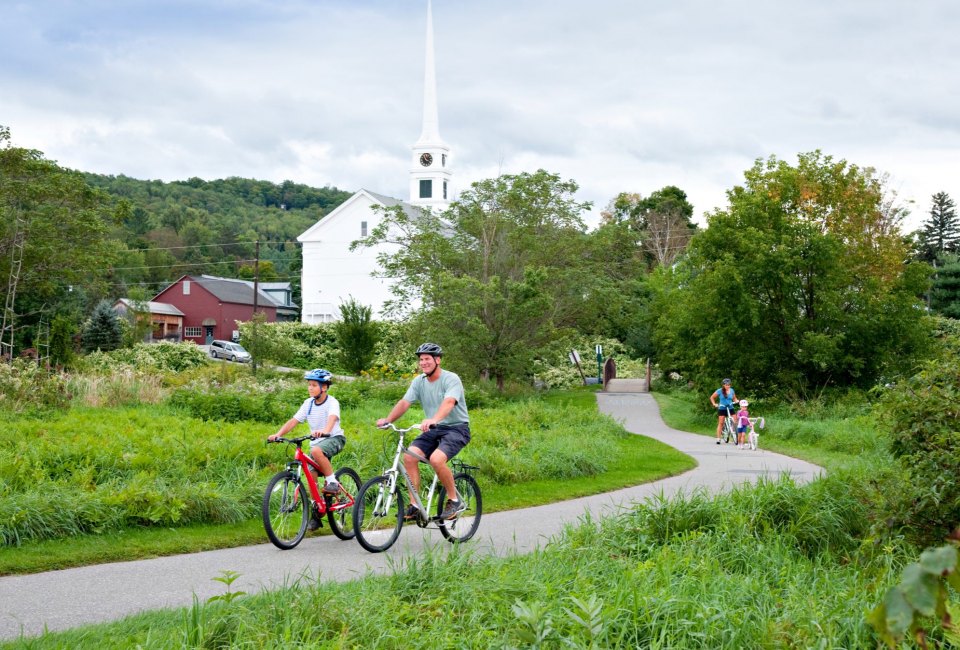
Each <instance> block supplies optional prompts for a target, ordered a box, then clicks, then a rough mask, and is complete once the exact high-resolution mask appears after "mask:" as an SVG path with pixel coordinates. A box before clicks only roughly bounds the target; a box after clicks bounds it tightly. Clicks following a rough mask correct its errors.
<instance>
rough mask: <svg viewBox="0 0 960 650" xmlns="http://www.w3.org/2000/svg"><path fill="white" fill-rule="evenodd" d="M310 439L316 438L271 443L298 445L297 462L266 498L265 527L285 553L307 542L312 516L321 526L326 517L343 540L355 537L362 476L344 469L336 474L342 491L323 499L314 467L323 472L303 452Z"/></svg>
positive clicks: (272, 484) (271, 484)
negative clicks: (308, 527)
mask: <svg viewBox="0 0 960 650" xmlns="http://www.w3.org/2000/svg"><path fill="white" fill-rule="evenodd" d="M310 439H312V436H309V435H307V436H302V437H300V438H277V439H276V440H273V441H268V444H270V442H286V443H289V444H292V445H296V451H295V452H294V456H293V460H291V461H290V462H288V463H287V468H286V469H284V470H282V471H280V472H277V473H276V474H275V475H274V476H273V478H271V479H270V481H269V482H268V483H267V490H266V492H265V493H264V495H263V508H262V514H263V527H264V529H265V530H266V531H267V537H269V538H270V541H271V542H273V544H274V546H276V547H277V548H281V549H284V550H289V549H291V548H293V547H295V546H296V545H297V544H299V543H300V542H301V541H302V540H303V538H304V536H305V535H306V533H307V524H308V523H309V522H310V516H311V514H312V513H316V515H317V519H318V520H319V521H321V522H322V521H323V517H324V515H326V517H327V521H328V522H330V529H331V530H332V531H333V534H334V535H336V536H337V537H339V538H340V539H353V536H354V530H353V516H352V511H353V507H354V504H355V503H356V500H355V496H354V495H356V494H357V492H358V490H359V488H360V476H359V475H358V474H357V473H356V472H355V471H353V470H352V469H350V468H349V467H341V468H340V469H338V470H337V471H336V473H335V474H336V477H337V481H338V482H339V483H340V491H339V492H337V493H336V494H322V495H321V493H320V488H319V487H318V486H317V479H316V477H314V475H313V472H311V471H310V470H309V468H310V467H313V468H314V469H315V470H319V467H318V466H317V463H316V462H315V461H314V460H313V459H312V458H311V457H310V456H309V455H307V454H305V453H304V452H303V449H301V444H303V442H304V441H305V440H310ZM304 477H306V479H307V484H306V486H305V485H304V484H303V479H304Z"/></svg>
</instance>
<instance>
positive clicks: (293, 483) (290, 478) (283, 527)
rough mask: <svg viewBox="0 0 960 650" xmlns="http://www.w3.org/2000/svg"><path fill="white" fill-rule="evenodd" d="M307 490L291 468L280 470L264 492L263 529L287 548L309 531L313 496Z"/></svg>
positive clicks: (277, 544) (278, 546) (283, 547)
mask: <svg viewBox="0 0 960 650" xmlns="http://www.w3.org/2000/svg"><path fill="white" fill-rule="evenodd" d="M307 494H308V493H307V489H306V488H305V487H304V485H303V483H302V482H301V481H300V479H299V478H297V475H296V474H294V473H293V472H291V471H288V470H284V471H282V472H278V473H277V474H275V475H274V476H273V478H271V479H270V481H269V482H268V483H267V489H266V491H265V492H264V493H263V507H262V509H261V514H262V515H263V528H264V530H266V531H267V537H269V538H270V541H271V542H273V545H274V546H276V547H277V548H279V549H283V550H285V551H287V550H290V549H291V548H293V547H295V546H296V545H297V544H299V543H300V542H301V541H302V540H303V537H304V535H306V533H307V522H308V521H309V520H310V499H309V498H308V497H307Z"/></svg>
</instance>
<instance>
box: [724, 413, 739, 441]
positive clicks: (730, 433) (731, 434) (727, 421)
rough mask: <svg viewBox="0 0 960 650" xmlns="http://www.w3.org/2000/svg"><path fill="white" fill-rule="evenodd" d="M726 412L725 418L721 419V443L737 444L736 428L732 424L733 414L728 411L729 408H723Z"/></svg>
mask: <svg viewBox="0 0 960 650" xmlns="http://www.w3.org/2000/svg"><path fill="white" fill-rule="evenodd" d="M725 408H726V410H727V417H725V418H724V419H723V442H724V443H728V442H733V443H736V442H737V427H736V425H735V424H734V423H733V413H731V411H730V407H729V406H727V407H725Z"/></svg>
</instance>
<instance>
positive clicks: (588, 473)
mask: <svg viewBox="0 0 960 650" xmlns="http://www.w3.org/2000/svg"><path fill="white" fill-rule="evenodd" d="M111 376H113V377H117V376H119V375H116V374H114V375H111ZM269 381H270V382H272V383H275V384H276V385H277V386H279V387H280V389H279V390H278V391H275V392H273V393H271V392H269V391H266V392H263V393H262V394H263V395H268V396H270V395H272V397H270V398H269V399H270V400H271V403H272V404H273V409H274V410H273V411H272V418H271V420H272V422H252V421H237V422H225V421H222V420H219V419H214V418H215V416H216V414H217V413H216V412H215V411H214V412H210V413H209V418H207V419H200V418H197V417H190V416H189V415H186V414H185V413H184V411H183V410H178V409H176V408H173V407H170V406H167V405H162V404H161V405H149V404H141V405H138V406H120V407H110V408H106V407H102V408H74V409H72V410H70V411H67V412H65V413H62V414H59V415H57V416H55V417H50V418H48V419H45V420H38V419H36V418H17V417H9V418H7V422H6V424H5V426H4V427H3V428H2V429H0V544H2V545H6V546H19V545H23V544H27V543H31V542H36V541H41V540H51V539H58V538H65V537H70V536H75V535H82V534H91V533H92V534H98V533H104V532H112V531H118V530H121V529H124V528H129V527H176V526H184V525H191V524H201V523H232V522H239V521H243V520H248V519H253V518H256V517H258V514H259V504H260V499H261V497H262V494H263V486H264V484H265V483H266V480H267V478H268V477H269V475H271V474H272V473H274V472H276V471H278V470H279V469H280V468H281V467H282V466H283V465H284V464H285V463H286V462H287V460H288V458H289V457H290V455H291V454H292V450H291V449H290V448H289V447H286V446H284V447H281V446H279V445H276V446H274V445H271V446H267V445H265V439H266V437H267V436H268V435H269V434H271V433H274V432H275V431H276V430H277V429H278V428H279V427H280V425H281V424H282V423H283V422H285V421H286V420H287V419H288V418H289V417H290V416H291V415H292V414H293V413H294V412H295V411H296V409H297V408H298V407H299V404H300V401H301V399H303V397H305V391H304V390H303V385H302V384H303V382H302V381H300V382H298V385H299V387H300V389H299V391H295V392H293V391H292V389H290V388H289V387H288V386H287V384H286V383H285V382H283V381H277V380H275V379H271V380H269ZM92 383H93V382H91V385H92ZM128 386H129V387H131V390H132V386H133V384H129V385H128ZM338 388H339V389H343V388H345V387H343V386H340V387H337V386H335V387H334V393H336V392H337V390H338ZM121 392H122V391H121ZM101 394H102V393H101ZM125 394H126V395H129V394H130V393H125ZM231 394H235V393H233V392H228V393H227V394H226V395H227V397H229V395H231ZM281 397H283V398H284V399H281ZM591 397H592V396H591ZM204 404H210V405H212V406H217V405H218V404H219V408H220V410H221V412H224V413H232V412H233V411H232V410H231V409H232V408H233V406H235V403H234V402H233V401H231V400H230V399H227V398H226V397H225V398H223V399H221V400H219V402H216V401H212V400H211V401H209V402H206V401H205V402H204ZM391 406H392V404H391V403H390V402H386V401H377V400H375V399H370V400H368V401H366V402H365V403H363V404H362V405H358V406H355V407H354V408H351V409H349V410H347V409H344V411H343V426H344V428H345V430H346V433H347V439H348V442H347V446H346V447H345V449H344V451H343V452H341V454H340V455H338V456H337V458H336V459H335V460H334V465H336V466H350V467H353V468H354V469H355V470H357V471H358V472H359V473H360V476H361V477H364V478H366V477H369V476H372V475H374V474H376V473H379V472H381V471H382V470H383V469H384V467H385V466H386V465H387V464H388V463H389V458H390V457H391V455H392V452H393V447H394V445H395V438H394V437H393V434H390V433H388V432H384V431H380V430H377V429H376V428H375V427H374V426H373V423H374V422H375V420H376V418H378V417H382V416H383V415H385V414H386V413H388V412H389V409H390V407H391ZM418 411H419V409H411V412H410V413H409V414H408V415H407V416H406V419H405V422H407V423H412V422H416V421H418V420H419V419H420V418H422V412H418ZM204 412H206V411H204ZM261 415H262V414H261ZM471 417H472V429H473V432H474V434H473V440H472V441H471V443H470V445H469V446H468V447H467V448H466V449H465V450H464V451H463V453H462V454H461V456H462V460H464V461H465V462H468V463H471V464H474V465H478V466H479V467H480V468H481V469H480V475H481V477H482V480H483V482H487V483H488V484H490V483H492V484H495V485H497V486H499V485H516V484H525V483H529V482H532V481H551V480H553V481H560V480H565V479H568V478H571V477H595V476H598V475H601V474H603V473H604V472H606V471H607V470H608V469H609V468H610V467H611V466H613V465H615V464H617V463H618V462H619V461H620V459H621V457H622V456H623V454H624V450H625V445H632V446H633V448H639V446H640V445H641V444H644V443H648V442H649V441H641V440H638V439H636V438H635V437H631V436H629V434H627V433H626V432H624V430H623V429H622V427H620V426H619V425H618V424H616V423H615V422H613V420H611V419H609V418H598V417H597V415H596V413H595V411H593V410H592V409H588V408H585V407H584V406H583V405H582V404H573V403H571V404H567V405H556V404H554V405H550V406H548V405H546V404H544V403H543V402H542V401H540V400H537V399H522V400H520V401H517V402H507V403H504V404H500V405H497V406H492V407H490V408H486V409H475V410H473V411H471ZM296 432H300V433H306V432H307V430H306V427H300V428H299V429H298V430H296ZM296 432H295V433H296ZM654 454H655V457H656V458H657V459H658V462H662V463H663V464H664V465H663V467H664V468H665V469H662V470H661V471H660V475H663V474H665V473H673V472H675V471H681V470H682V469H685V468H686V467H687V466H688V460H687V459H685V457H683V456H682V454H679V453H678V452H675V451H673V450H669V449H667V448H666V447H664V448H663V450H662V451H660V450H657V451H656V452H654ZM648 470H649V468H645V467H641V468H638V470H637V471H638V473H639V472H641V471H642V472H648ZM655 470H656V468H654V470H653V472H652V473H656V471H655ZM644 476H646V474H644ZM554 492H555V490H554Z"/></svg>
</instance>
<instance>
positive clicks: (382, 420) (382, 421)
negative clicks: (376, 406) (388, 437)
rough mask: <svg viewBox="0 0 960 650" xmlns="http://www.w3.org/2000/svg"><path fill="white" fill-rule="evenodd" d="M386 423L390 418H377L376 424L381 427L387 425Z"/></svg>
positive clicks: (388, 422)
mask: <svg viewBox="0 0 960 650" xmlns="http://www.w3.org/2000/svg"><path fill="white" fill-rule="evenodd" d="M388 424H390V420H388V419H387V418H380V419H379V420H377V426H378V427H379V428H381V429H382V428H384V427H385V426H387V425H388Z"/></svg>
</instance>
